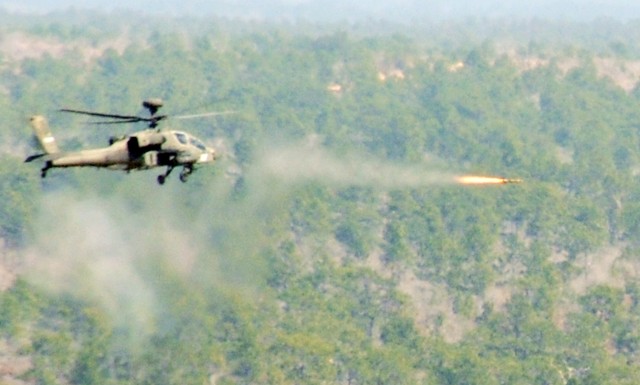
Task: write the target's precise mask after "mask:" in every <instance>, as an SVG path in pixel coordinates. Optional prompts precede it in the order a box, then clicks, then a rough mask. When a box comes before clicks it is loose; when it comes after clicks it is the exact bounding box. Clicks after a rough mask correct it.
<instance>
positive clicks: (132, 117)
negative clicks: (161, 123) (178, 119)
mask: <svg viewBox="0 0 640 385" xmlns="http://www.w3.org/2000/svg"><path fill="white" fill-rule="evenodd" d="M60 111H61V112H70V113H72V114H81V115H89V116H97V117H100V118H111V119H124V120H130V121H132V122H140V121H147V120H148V119H147V118H142V117H139V116H135V115H117V114H103V113H101V112H92V111H82V110H71V109H68V108H63V109H61V110H60Z"/></svg>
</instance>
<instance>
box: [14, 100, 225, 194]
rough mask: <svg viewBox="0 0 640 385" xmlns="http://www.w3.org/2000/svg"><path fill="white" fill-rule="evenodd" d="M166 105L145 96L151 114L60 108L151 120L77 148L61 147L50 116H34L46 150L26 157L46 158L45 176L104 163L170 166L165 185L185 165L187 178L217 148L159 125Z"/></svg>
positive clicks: (113, 118)
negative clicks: (99, 143)
mask: <svg viewBox="0 0 640 385" xmlns="http://www.w3.org/2000/svg"><path fill="white" fill-rule="evenodd" d="M162 105H163V103H162V100H160V99H149V100H145V101H144V102H143V103H142V106H143V107H144V108H146V109H147V110H149V117H142V116H135V115H117V114H105V113H99V112H92V111H81V110H72V109H62V110H60V111H62V112H69V113H74V114H82V115H89V116H93V117H97V118H103V119H109V120H107V121H100V122H95V124H118V123H137V122H146V123H148V128H147V129H146V130H143V131H138V132H135V133H133V134H129V135H125V136H122V137H112V138H111V139H110V140H109V146H108V147H103V148H95V149H90V150H81V151H73V152H63V151H60V149H59V147H58V144H57V143H56V140H55V138H54V137H53V134H52V133H51V130H50V129H49V125H48V123H47V120H46V119H45V118H44V117H43V116H41V115H36V116H32V117H31V119H30V123H31V126H32V127H33V130H34V132H35V135H36V138H37V139H38V142H39V143H40V146H41V147H42V149H43V150H44V153H42V154H36V155H31V156H29V157H28V158H27V159H25V162H31V161H33V160H36V159H39V158H44V159H45V165H44V167H43V168H42V172H41V174H40V176H41V177H42V178H44V177H46V176H47V171H49V169H52V168H56V167H60V168H62V167H100V168H108V169H112V170H124V171H127V172H129V171H131V170H147V169H151V168H155V167H166V168H167V170H166V172H165V173H164V174H161V175H158V183H159V184H161V185H162V184H164V182H165V180H166V178H167V177H168V176H169V174H171V171H173V169H174V168H176V167H179V166H182V170H181V172H180V180H181V181H182V182H186V181H187V179H188V177H189V175H191V173H193V172H194V171H195V167H196V165H199V164H202V163H211V162H213V161H215V159H216V152H215V150H214V149H212V148H209V147H207V146H205V145H204V143H202V141H200V140H199V139H198V138H196V137H194V136H192V135H190V134H188V133H186V132H182V131H175V130H161V129H159V128H158V124H159V123H160V121H162V120H164V119H166V118H167V117H168V116H167V115H157V114H156V113H157V112H158V109H160V107H162ZM225 113H226V112H212V113H206V114H199V115H184V116H176V117H172V118H174V119H187V118H196V117H203V116H213V115H220V114H225Z"/></svg>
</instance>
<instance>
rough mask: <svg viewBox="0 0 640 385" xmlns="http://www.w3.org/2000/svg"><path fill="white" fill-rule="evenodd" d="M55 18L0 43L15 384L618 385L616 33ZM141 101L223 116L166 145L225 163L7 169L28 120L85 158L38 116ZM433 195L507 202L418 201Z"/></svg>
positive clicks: (628, 377)
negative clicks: (455, 178) (509, 181)
mask: <svg viewBox="0 0 640 385" xmlns="http://www.w3.org/2000/svg"><path fill="white" fill-rule="evenodd" d="M76 16H77V17H75V18H73V19H74V20H76V22H74V23H71V22H66V21H62V20H57V17H56V16H55V15H54V16H52V17H53V18H54V19H53V21H47V20H46V19H44V18H43V19H41V20H38V21H37V22H35V23H34V22H32V21H28V20H20V19H19V18H17V20H16V19H15V18H11V17H9V16H8V15H4V16H2V19H3V20H6V23H5V24H0V25H6V27H1V28H2V30H1V31H0V32H1V33H2V34H1V35H0V41H2V42H4V43H3V44H0V59H1V66H0V79H1V81H0V113H1V115H2V117H3V119H2V121H0V136H1V137H2V140H3V143H4V148H5V149H6V151H5V153H4V154H3V156H2V166H1V167H0V173H1V174H2V179H1V180H2V182H0V190H1V192H2V194H1V196H2V197H3V200H2V203H1V204H0V237H2V239H3V240H4V241H5V242H4V243H5V246H6V250H5V251H4V254H3V255H4V256H5V257H4V261H1V260H0V262H5V263H6V264H7V265H8V266H9V267H12V268H14V269H15V270H16V271H18V272H19V277H18V279H17V282H16V283H15V284H14V285H13V286H12V287H11V288H10V289H8V290H6V291H4V292H2V293H0V341H3V342H2V343H0V354H3V355H4V356H6V357H10V358H7V359H14V360H18V359H19V358H20V357H29V360H30V363H31V364H30V365H29V367H30V369H28V370H24V371H22V372H20V373H17V374H15V373H14V375H15V376H18V377H19V378H20V380H21V381H24V382H26V383H37V384H94V383H95V384H98V383H99V384H134V383H136V384H139V383H142V384H203V383H207V382H209V383H217V384H299V383H305V384H321V383H339V384H416V383H424V384H478V385H480V384H503V383H509V384H519V383H522V384H549V383H554V384H556V383H562V384H596V383H597V384H605V383H606V384H635V383H638V381H640V370H638V363H639V362H638V349H639V347H640V334H639V332H638V330H637V325H638V324H639V322H640V306H638V303H639V302H638V295H639V294H640V286H639V285H638V283H637V275H638V273H637V272H638V267H639V265H638V258H639V257H640V238H639V234H640V232H639V230H640V224H639V223H640V222H639V218H640V217H639V215H640V189H639V188H638V185H637V184H636V183H637V182H638V165H639V164H640V157H639V156H638V146H639V145H640V112H639V111H640V110H639V109H638V104H639V97H640V93H639V92H637V90H636V89H635V88H634V86H633V84H632V86H628V83H629V80H630V79H631V80H632V81H635V79H637V77H638V75H640V74H639V73H636V72H634V69H635V68H636V67H637V66H638V61H637V60H638V57H640V47H638V43H637V41H638V39H634V36H637V35H639V34H640V28H639V27H638V25H635V24H633V23H629V24H625V25H619V24H616V23H613V22H610V23H606V22H599V23H601V24H604V25H606V27H607V28H601V29H599V31H603V32H602V33H601V34H595V36H594V34H593V33H591V32H590V31H592V30H594V29H595V28H591V26H588V25H587V26H580V25H566V26H565V25H558V24H549V23H545V22H542V21H539V22H531V23H522V24H521V25H514V24H509V23H500V22H495V23H494V24H490V25H489V26H487V25H485V24H484V23H470V24H469V25H462V24H460V25H457V24H456V25H440V26H439V28H435V27H431V26H413V27H412V28H409V27H397V26H385V25H384V24H365V25H351V26H346V25H345V26H331V27H329V26H325V27H323V26H317V25H305V24H304V23H300V24H299V25H278V24H276V25H272V24H261V23H257V22H256V23H251V22H241V23H239V22H229V21H224V20H211V21H207V22H205V21H203V20H197V21H194V20H151V21H146V22H144V23H139V24H134V23H132V22H130V21H129V18H128V17H122V20H118V21H116V20H114V19H115V18H113V19H110V20H104V19H105V18H101V17H100V15H91V14H80V15H76ZM69 19H72V18H69ZM536 23H537V24H536ZM598 25H600V24H598ZM547 27H548V28H547ZM390 30H391V31H392V32H391V33H389V32H387V31H390ZM454 31H455V32H456V33H453V32H454ZM563 31H567V33H565V34H563V35H562V36H559V35H560V34H561V33H562V32H563ZM537 32H540V33H539V36H538V35H537ZM554 33H555V35H554ZM536 36H538V38H536ZM479 37H481V39H480V38H479ZM556 37H558V38H557V39H556ZM16 41H19V42H21V45H20V44H15V42H16ZM12 42H13V43H12ZM147 97H162V98H163V99H164V100H165V102H166V107H165V109H166V110H167V111H166V112H167V113H169V114H172V113H181V112H186V113H197V112H202V111H206V110H211V109H216V110H234V111H236V113H235V114H232V115H224V116H221V117H217V118H214V119H212V120H207V121H205V122H203V121H197V122H195V121H188V122H185V126H184V129H185V130H189V131H190V132H193V133H194V134H197V135H199V136H201V137H204V138H207V139H208V140H209V141H210V142H212V143H213V142H214V141H217V144H218V145H219V147H220V148H221V149H223V150H224V152H225V157H224V159H223V160H221V161H220V163H219V164H218V165H217V166H214V167H211V168H208V169H202V170H200V171H198V172H197V173H196V174H195V175H194V176H193V178H192V179H191V180H190V181H189V183H188V184H185V185H178V183H177V181H173V180H172V181H171V182H176V183H168V185H167V186H163V187H159V186H156V185H155V182H154V179H155V178H154V176H153V175H152V174H151V173H148V172H142V173H137V174H132V175H126V174H118V173H114V172H109V171H94V170H62V171H61V170H53V171H52V172H51V173H50V175H49V176H48V177H47V179H45V180H40V179H39V178H38V174H39V173H38V170H37V166H34V165H24V164H22V159H23V158H24V156H26V155H27V154H28V153H30V152H31V151H34V152H35V151H36V150H35V149H33V148H32V147H33V146H32V144H33V143H31V142H29V141H28V140H27V139H26V138H28V135H29V130H28V127H27V126H26V119H27V117H28V116H29V115H30V114H33V113H44V114H46V115H47V116H48V117H49V120H50V122H51V125H52V127H53V129H54V132H55V133H56V134H57V135H58V137H59V140H60V141H61V142H62V145H63V147H65V148H67V149H74V148H80V147H85V146H98V145H102V143H105V142H106V138H107V137H108V136H109V135H110V134H111V133H107V134H105V133H104V132H103V131H99V130H98V129H95V128H94V127H91V126H89V125H86V124H84V121H82V120H81V119H78V118H75V117H69V116H63V115H62V114H59V113H56V112H55V110H56V109H58V108H61V107H77V108H82V109H93V110H100V111H108V112H118V113H127V114H130V113H141V112H142V111H140V110H141V109H140V108H138V106H139V105H140V101H141V100H143V99H144V98H147ZM110 128H111V127H110ZM101 129H102V128H101ZM126 129H129V127H127V128H118V129H114V130H120V131H118V132H117V133H123V132H125V130H126ZM279 156H280V157H281V158H278V157H279ZM274 157H275V158H278V159H281V160H282V161H281V162H280V163H277V162H275V161H274ZM274 162H275V163H274ZM345 173H346V177H345ZM456 173H480V174H485V175H504V176H513V177H521V178H524V180H525V183H523V184H522V185H517V186H499V187H497V186H494V187H489V188H486V187H481V188H474V187H469V186H458V185H455V184H450V183H443V182H441V181H440V182H438V181H436V180H435V179H434V178H435V176H438V175H440V176H442V178H443V179H447V177H446V175H449V174H456ZM15 253H17V255H18V257H11V258H9V257H7V256H8V255H15ZM2 277H3V276H2V275H0V279H1V278H2ZM0 287H2V285H0ZM1 350H5V352H2V351H1ZM0 374H5V373H0Z"/></svg>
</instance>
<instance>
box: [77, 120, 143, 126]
mask: <svg viewBox="0 0 640 385" xmlns="http://www.w3.org/2000/svg"><path fill="white" fill-rule="evenodd" d="M141 121H142V119H129V120H118V121H115V122H108V121H104V122H88V123H87V124H95V125H100V126H101V125H105V124H126V123H138V122H141Z"/></svg>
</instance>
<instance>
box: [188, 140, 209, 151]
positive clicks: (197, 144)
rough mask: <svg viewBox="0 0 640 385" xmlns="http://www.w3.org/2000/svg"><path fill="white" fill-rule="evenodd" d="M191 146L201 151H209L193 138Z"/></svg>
mask: <svg viewBox="0 0 640 385" xmlns="http://www.w3.org/2000/svg"><path fill="white" fill-rule="evenodd" d="M191 144H193V145H194V146H196V147H197V148H198V149H200V150H201V151H207V148H206V147H205V146H204V144H203V143H202V142H201V141H199V140H198V139H196V138H191Z"/></svg>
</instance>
